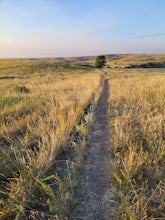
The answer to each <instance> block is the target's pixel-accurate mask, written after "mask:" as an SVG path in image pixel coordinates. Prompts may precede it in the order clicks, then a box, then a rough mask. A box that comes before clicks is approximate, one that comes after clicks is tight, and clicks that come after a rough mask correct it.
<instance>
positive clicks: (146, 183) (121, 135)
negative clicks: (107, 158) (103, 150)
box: [109, 76, 165, 220]
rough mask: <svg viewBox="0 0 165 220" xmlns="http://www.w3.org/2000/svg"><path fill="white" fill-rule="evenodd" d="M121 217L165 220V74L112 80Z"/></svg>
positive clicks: (116, 185) (116, 181)
mask: <svg viewBox="0 0 165 220" xmlns="http://www.w3.org/2000/svg"><path fill="white" fill-rule="evenodd" d="M110 94H111V98H110V105H109V112H110V113H109V114H110V120H111V123H110V129H111V131H112V140H111V145H112V162H111V166H112V169H113V180H114V181H113V182H114V188H115V190H116V192H115V198H116V200H118V203H119V208H118V210H117V212H118V213H117V219H122V220H142V219H143V220H145V219H146V220H148V219H149V220H151V219H152V220H154V219H155V220H156V219H157V220H158V219H165V178H164V173H165V124H164V123H165V109H164V106H165V77H164V76H159V77H148V78H146V77H141V78H138V77H135V78H127V79H124V78H119V79H112V80H111V81H110Z"/></svg>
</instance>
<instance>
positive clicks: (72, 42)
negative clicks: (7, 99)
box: [0, 0, 165, 58]
mask: <svg viewBox="0 0 165 220" xmlns="http://www.w3.org/2000/svg"><path fill="white" fill-rule="evenodd" d="M164 11H165V0H0V58H5V57H61V56H81V55H97V54H114V53H165V13H164Z"/></svg>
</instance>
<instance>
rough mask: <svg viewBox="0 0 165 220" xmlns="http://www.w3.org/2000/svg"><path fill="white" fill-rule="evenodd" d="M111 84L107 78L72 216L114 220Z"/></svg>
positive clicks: (89, 219) (73, 219)
mask: <svg viewBox="0 0 165 220" xmlns="http://www.w3.org/2000/svg"><path fill="white" fill-rule="evenodd" d="M108 97H109V85H108V80H105V82H104V88H103V92H102V95H101V98H100V100H99V102H98V105H97V108H96V113H95V123H94V127H93V131H92V134H91V135H92V137H91V143H90V146H89V147H88V148H87V159H86V161H85V164H84V169H83V171H82V175H81V176H80V186H79V188H78V190H77V194H76V199H77V201H78V205H77V207H76V209H75V210H74V212H73V213H72V216H71V217H70V219H71V220H112V219H114V218H113V213H112V209H113V208H112V207H113V206H114V204H115V202H114V201H113V192H112V187H111V181H110V176H111V173H110V172H111V171H110V143H109V139H110V132H109V123H108V121H109V120H108V103H107V99H108Z"/></svg>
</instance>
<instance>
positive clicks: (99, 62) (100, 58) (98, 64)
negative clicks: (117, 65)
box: [95, 55, 106, 68]
mask: <svg viewBox="0 0 165 220" xmlns="http://www.w3.org/2000/svg"><path fill="white" fill-rule="evenodd" d="M105 64H106V59H105V56H103V55H100V56H97V57H96V62H95V66H96V67H97V68H103V67H104V66H105Z"/></svg>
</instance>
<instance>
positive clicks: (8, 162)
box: [0, 62, 100, 219]
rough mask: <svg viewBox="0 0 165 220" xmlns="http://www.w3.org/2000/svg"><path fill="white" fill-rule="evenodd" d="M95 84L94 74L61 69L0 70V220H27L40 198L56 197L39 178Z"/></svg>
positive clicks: (96, 75) (46, 66)
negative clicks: (26, 213) (27, 210)
mask: <svg viewBox="0 0 165 220" xmlns="http://www.w3.org/2000/svg"><path fill="white" fill-rule="evenodd" d="M99 84H100V76H99V72H98V71H89V70H85V69H82V70H81V69H79V70H78V69H76V68H72V67H70V68H69V67H68V66H65V65H63V66H60V65H59V66H58V65H57V64H46V63H45V64H44V63H37V64H29V63H28V64H26V63H24V64H22V62H21V65H20V66H18V67H15V66H14V67H13V68H7V65H6V66H5V68H3V69H2V70H1V71H0V94H1V96H0V162H1V166H0V219H15V218H16V219H26V215H25V216H24V210H25V208H27V207H28V208H29V209H30V207H32V206H33V205H34V204H37V203H38V204H39V203H41V199H43V197H42V196H41V195H44V193H48V194H49V195H50V194H51V195H52V197H53V198H54V196H55V195H54V194H53V191H52V190H51V188H50V186H47V185H46V184H45V183H44V182H43V181H42V178H43V176H44V178H46V176H45V172H46V170H47V169H48V168H49V167H50V166H51V165H52V163H53V161H54V160H55V158H56V155H57V154H58V152H60V151H61V150H62V148H63V147H64V146H65V144H66V142H67V140H68V138H69V136H70V134H71V132H73V128H74V127H75V125H76V124H77V123H78V121H79V119H80V117H81V115H82V113H83V109H84V108H85V107H86V106H87V104H88V103H89V101H90V100H91V98H92V97H93V96H94V93H97V92H99V91H98V90H97V89H98V87H99ZM37 191H38V192H39V191H40V192H41V194H39V195H40V196H41V198H38V197H39V195H37V194H36V192H37ZM53 198H50V200H51V199H53ZM50 200H49V201H48V200H47V201H43V203H44V202H45V205H47V206H49V204H51V201H50ZM61 206H62V204H61ZM54 210H56V207H54Z"/></svg>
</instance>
